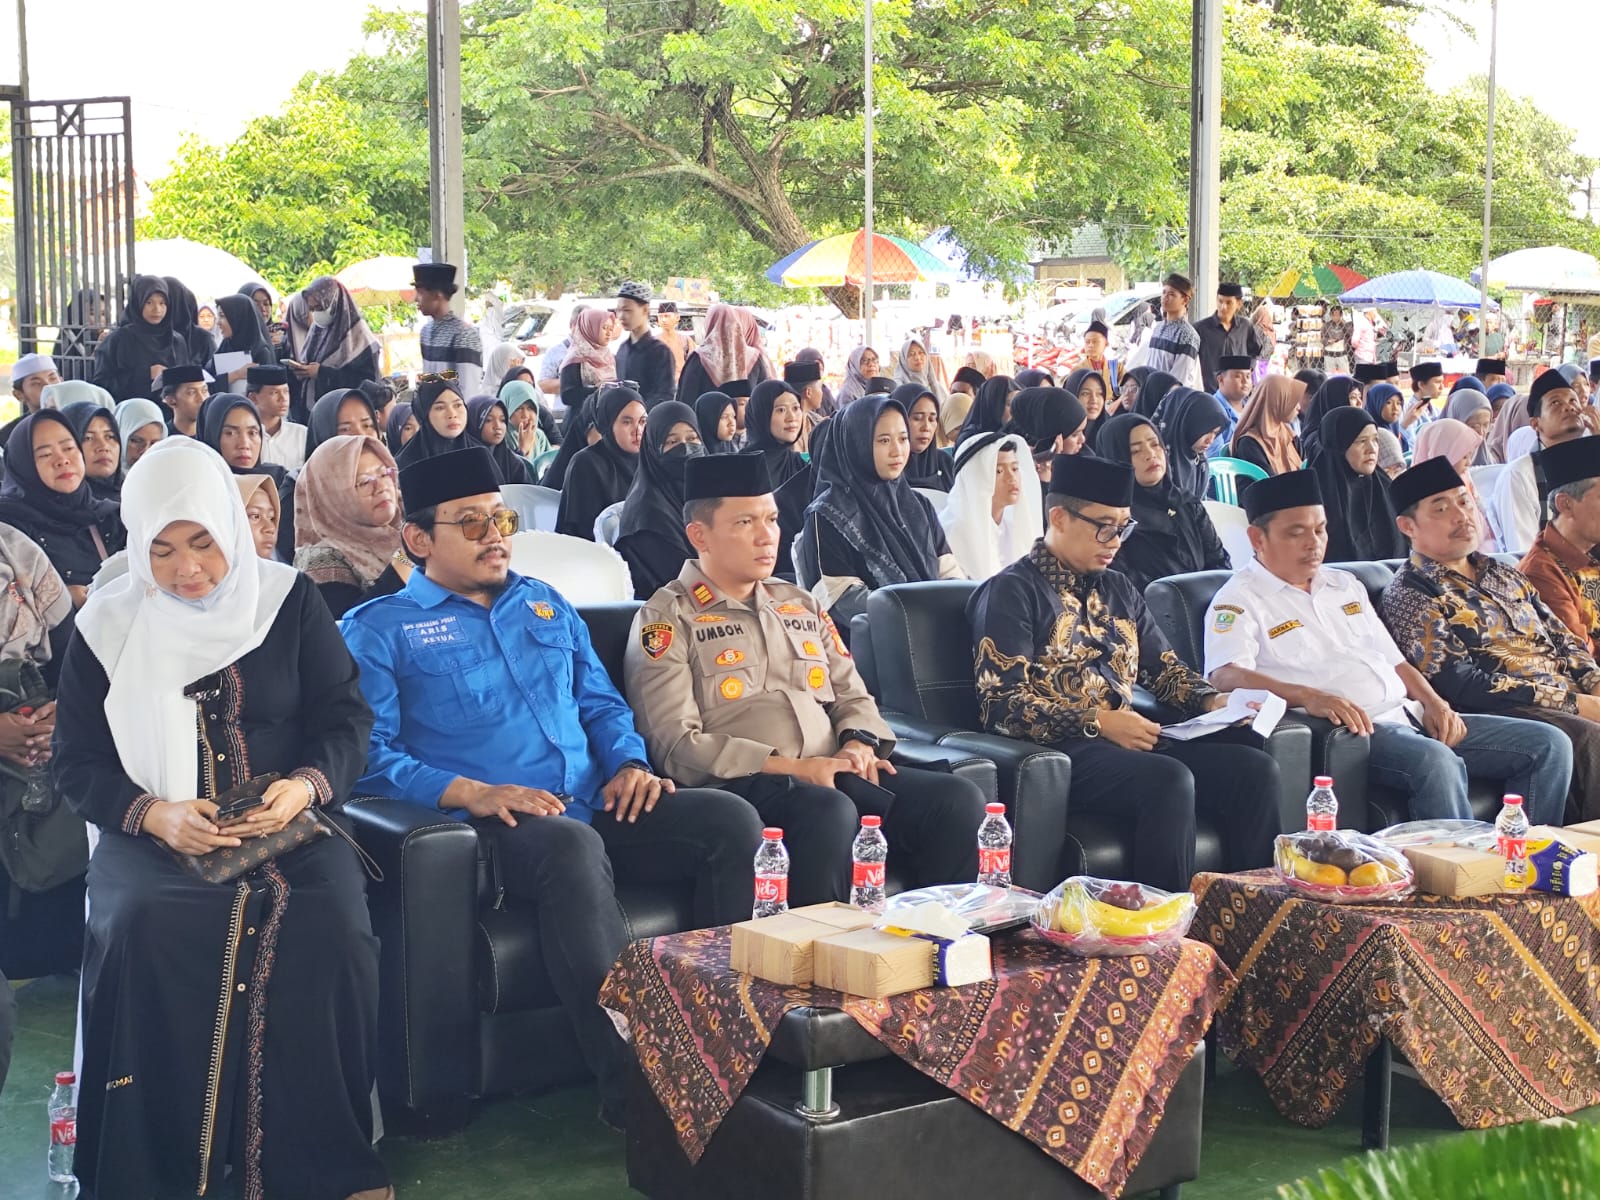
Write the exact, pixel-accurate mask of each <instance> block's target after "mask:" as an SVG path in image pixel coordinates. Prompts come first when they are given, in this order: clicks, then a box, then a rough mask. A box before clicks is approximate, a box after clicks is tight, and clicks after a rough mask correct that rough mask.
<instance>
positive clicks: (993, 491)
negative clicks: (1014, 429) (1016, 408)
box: [939, 433, 1044, 579]
mask: <svg viewBox="0 0 1600 1200" xmlns="http://www.w3.org/2000/svg"><path fill="white" fill-rule="evenodd" d="M1040 496H1041V492H1040V488H1039V476H1038V473H1037V472H1036V471H1035V470H1034V466H1033V453H1032V451H1030V450H1029V449H1028V443H1027V442H1026V441H1024V440H1023V439H1022V438H1021V437H1020V436H1019V435H1017V434H1014V433H985V434H981V435H979V436H978V437H973V438H968V439H967V440H966V441H965V442H963V443H962V444H961V447H960V448H959V449H958V450H957V451H956V481H955V483H954V484H953V485H952V486H951V488H950V498H949V499H948V500H946V501H945V504H944V509H943V510H942V512H941V513H940V516H939V520H940V522H941V523H942V524H943V525H944V532H945V537H946V538H948V539H949V542H950V552H951V553H952V554H954V555H955V556H956V561H957V562H958V563H960V564H961V569H962V570H963V571H965V572H966V573H967V578H968V579H988V578H989V577H990V576H991V575H994V574H995V573H996V572H998V571H999V570H1000V569H1001V568H1003V567H1008V566H1010V565H1011V564H1012V563H1014V562H1016V561H1017V559H1019V558H1021V557H1022V556H1023V555H1025V554H1027V552H1028V550H1029V549H1030V548H1031V547H1032V546H1033V543H1034V542H1035V541H1037V540H1038V538H1039V535H1040V534H1041V533H1042V532H1043V530H1044V515H1043V511H1042V502H1041V499H1040Z"/></svg>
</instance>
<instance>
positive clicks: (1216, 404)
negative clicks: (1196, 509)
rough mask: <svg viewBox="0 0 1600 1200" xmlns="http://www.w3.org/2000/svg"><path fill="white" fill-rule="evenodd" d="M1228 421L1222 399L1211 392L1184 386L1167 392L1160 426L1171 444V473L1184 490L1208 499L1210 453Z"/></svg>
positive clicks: (1169, 458) (1165, 438)
mask: <svg viewBox="0 0 1600 1200" xmlns="http://www.w3.org/2000/svg"><path fill="white" fill-rule="evenodd" d="M1227 424H1228V417H1227V414H1226V413H1224V412H1223V411H1222V401H1221V400H1218V399H1217V398H1216V397H1215V396H1213V395H1212V394H1211V393H1210V392H1202V391H1199V390H1198V389H1196V388H1186V387H1180V388H1176V389H1174V390H1173V391H1171V392H1168V393H1167V399H1166V403H1165V404H1164V405H1163V406H1162V411H1161V415H1160V416H1159V417H1157V418H1156V426H1157V428H1159V429H1160V430H1161V437H1162V440H1163V441H1165V442H1166V444H1167V475H1168V476H1169V477H1170V478H1171V480H1172V484H1173V486H1174V487H1176V488H1177V489H1178V490H1179V491H1180V492H1182V493H1184V494H1185V495H1189V496H1193V497H1194V498H1195V499H1196V500H1203V499H1205V494H1206V488H1207V486H1208V485H1209V484H1210V483H1211V464H1210V462H1209V461H1208V460H1207V458H1206V452H1207V451H1208V450H1210V449H1211V443H1212V442H1213V441H1215V440H1216V437H1217V435H1218V434H1220V433H1221V432H1222V430H1223V429H1224V428H1225V427H1226V426H1227Z"/></svg>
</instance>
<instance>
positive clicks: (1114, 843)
mask: <svg viewBox="0 0 1600 1200" xmlns="http://www.w3.org/2000/svg"><path fill="white" fill-rule="evenodd" d="M977 586H978V585H977V584H975V583H971V582H968V581H965V580H941V581H937V582H931V583H906V584H896V585H894V586H892V587H885V588H880V589H878V590H877V591H875V592H873V593H872V596H871V598H870V599H869V600H868V601H867V611H866V614H865V617H866V624H867V626H868V627H869V631H870V640H869V642H868V643H866V644H865V645H866V646H870V650H864V647H863V644H862V643H859V642H857V641H854V640H853V641H852V648H853V651H854V653H855V654H856V656H857V659H858V661H859V660H860V659H861V657H862V655H863V653H867V654H869V655H870V658H871V667H870V669H869V672H868V673H869V674H870V676H871V677H872V678H873V679H874V680H875V683H876V690H875V694H876V695H877V697H878V702H879V704H880V706H881V707H882V708H883V711H884V716H885V718H886V719H887V720H888V721H889V723H890V724H891V725H893V726H894V727H895V729H896V730H897V731H900V732H902V733H903V734H905V735H906V736H914V737H916V738H918V739H919V740H923V741H929V742H933V743H935V744H937V745H939V746H945V747H949V748H951V749H955V750H959V751H963V752H970V753H975V754H982V755H984V756H986V757H988V758H991V759H993V760H994V763H995V765H996V766H997V767H998V768H999V777H1000V791H1001V798H1002V799H1003V800H1004V801H1005V803H1006V807H1007V810H1008V812H1009V813H1010V817H1011V823H1012V826H1013V827H1014V829H1015V831H1016V845H1015V847H1014V849H1013V851H1012V878H1013V879H1014V880H1015V881H1016V882H1017V883H1019V884H1021V885H1022V886H1025V887H1031V888H1035V889H1039V890H1044V889H1048V888H1052V887H1054V886H1055V885H1056V884H1057V883H1059V882H1061V880H1062V879H1065V878H1066V877H1068V876H1070V875H1082V874H1088V875H1099V876H1105V877H1109V878H1112V879H1128V878H1131V873H1130V872H1131V851H1132V840H1133V828H1132V823H1131V820H1126V821H1124V820H1118V819H1116V818H1115V817H1111V816H1107V815H1104V814H1100V813H1094V814H1091V813H1075V812H1073V811H1072V804H1071V800H1070V792H1071V784H1072V762H1071V759H1070V758H1068V756H1067V755H1065V754H1063V753H1061V752H1060V751H1059V750H1053V749H1050V748H1048V747H1044V746H1038V745H1035V744H1033V743H1031V742H1024V741H1020V740H1017V739H1014V738H1009V737H1001V736H998V735H995V734H990V733H983V732H979V730H980V729H981V725H980V722H979V719H978V700H977V692H976V690H975V686H974V678H973V662H972V634H971V629H970V627H969V626H968V624H967V618H966V605H967V599H968V597H970V596H971V594H972V592H973V591H974V589H975V588H976V587H977ZM860 628H861V621H860V618H857V621H856V622H855V623H853V625H852V638H853V639H855V638H859V636H860V632H859V631H860ZM1136 703H1137V705H1138V707H1139V708H1140V709H1141V711H1143V712H1145V713H1146V715H1150V716H1153V717H1155V718H1162V717H1165V719H1166V720H1168V721H1170V720H1171V719H1172V715H1171V714H1170V713H1162V712H1161V711H1160V707H1161V706H1160V705H1158V704H1156V703H1155V701H1154V700H1153V699H1151V698H1150V697H1149V696H1143V697H1140V698H1138V699H1137V701H1136ZM1266 749H1267V751H1268V753H1270V754H1272V756H1273V757H1274V758H1275V759H1276V760H1277V761H1278V766H1279V771H1280V773H1281V777H1282V785H1283V786H1282V791H1281V793H1280V796H1279V809H1280V818H1281V819H1282V820H1283V821H1284V822H1285V825H1284V827H1285V828H1286V829H1298V828H1301V827H1302V826H1303V825H1304V822H1305V797H1306V793H1307V791H1309V789H1310V785H1311V734H1310V731H1309V730H1308V729H1307V728H1306V727H1305V726H1304V725H1302V724H1299V723H1297V722H1291V721H1286V722H1284V723H1283V724H1281V725H1280V726H1279V728H1278V730H1277V731H1276V732H1274V734H1273V736H1272V738H1271V739H1269V741H1268V743H1267V746H1266ZM1058 846H1059V847H1060V848H1061V849H1060V851H1059V852H1058V851H1057V849H1056V847H1058ZM1221 865H1222V845H1221V841H1220V839H1219V837H1218V834H1217V831H1216V829H1215V828H1213V827H1212V826H1211V825H1209V824H1208V823H1207V822H1205V821H1204V820H1203V819H1202V820H1201V821H1200V822H1199V825H1198V830H1197V834H1196V843H1195V866H1196V869H1197V870H1202V871H1208V870H1217V869H1220V867H1221ZM1263 865H1265V864H1263Z"/></svg>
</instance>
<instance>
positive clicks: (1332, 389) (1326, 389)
mask: <svg viewBox="0 0 1600 1200" xmlns="http://www.w3.org/2000/svg"><path fill="white" fill-rule="evenodd" d="M1366 403H1367V396H1366V389H1365V388H1363V387H1362V386H1361V385H1360V384H1359V383H1357V382H1356V381H1355V380H1354V379H1352V378H1351V377H1350V376H1348V375H1329V376H1328V378H1327V379H1325V380H1324V381H1323V384H1322V386H1321V387H1319V388H1318V389H1317V394H1316V395H1315V396H1313V397H1312V398H1311V405H1310V407H1309V408H1307V409H1306V411H1305V412H1304V414H1302V415H1301V417H1300V447H1301V449H1302V450H1303V451H1304V452H1305V457H1306V461H1307V462H1310V461H1311V460H1312V459H1314V458H1315V457H1316V456H1317V451H1318V450H1319V449H1321V439H1322V422H1323V420H1324V418H1326V417H1327V415H1328V414H1329V413H1331V412H1336V411H1337V410H1339V409H1341V408H1349V407H1350V406H1351V405H1356V406H1358V407H1361V408H1363V409H1364V408H1365V406H1366ZM1328 561H1330V562H1332V561H1333V560H1332V559H1329V560H1328Z"/></svg>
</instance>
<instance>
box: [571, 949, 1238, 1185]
mask: <svg viewBox="0 0 1600 1200" xmlns="http://www.w3.org/2000/svg"><path fill="white" fill-rule="evenodd" d="M729 945H730V939H729V933H728V929H727V928H726V927H723V928H719V929H706V930H699V931H697V932H693V933H684V934H675V935H673V936H670V937H660V938H654V939H647V940H643V941H638V942H634V943H633V944H632V945H630V946H629V947H628V949H627V950H626V951H625V952H624V953H623V956H622V958H621V959H620V960H619V961H618V962H617V965H616V966H615V967H614V968H613V969H612V971H611V974H610V976H609V977H608V978H607V980H606V983H605V986H604V987H603V988H602V989H601V992H600V1002H601V1003H602V1004H603V1005H605V1006H606V1007H607V1008H610V1009H612V1010H613V1011H615V1012H617V1013H619V1014H621V1015H622V1017H623V1018H624V1020H625V1021H626V1024H627V1026H628V1029H629V1031H630V1032H631V1034H632V1039H633V1045H634V1049H635V1051H636V1052H637V1054H638V1056H639V1063H640V1066H641V1067H642V1068H643V1070H644V1073H645V1076H646V1078H648V1079H649V1081H650V1086H651V1088H652V1089H653V1090H654V1092H655V1095H656V1098H657V1100H659V1101H660V1103H661V1106H662V1108H663V1109H664V1110H665V1111H666V1112H667V1113H669V1114H670V1115H671V1117H672V1120H673V1123H674V1126H675V1128H676V1130H677V1133H678V1138H679V1141H680V1143H681V1144H682V1146H683V1149H684V1152H685V1153H686V1154H687V1155H688V1157H689V1159H690V1160H691V1161H698V1160H699V1158H700V1155H701V1154H702V1153H703V1152H704V1150H705V1147H706V1144H707V1143H708V1142H709V1141H710V1139H711V1137H712V1135H713V1134H715V1132H716V1130H717V1127H718V1125H719V1124H721V1122H722V1119H723V1117H725V1116H726V1115H727V1113H728V1110H729V1109H730V1108H731V1107H732V1106H733V1103H734V1101H735V1100H737V1099H738V1098H739V1095H740V1093H741V1092H742V1091H743V1090H744V1087H745V1085H746V1084H747V1083H748V1082H749V1080H750V1077H751V1076H752V1075H753V1074H754V1073H755V1070H756V1067H757V1066H758V1065H759V1064H760V1062H761V1057H762V1055H763V1054H764V1053H765V1052H766V1048H767V1044H768V1042H770V1041H771V1039H772V1031H773V1029H774V1028H775V1027H776V1025H777V1023H778V1021H779V1019H780V1018H781V1017H782V1016H783V1014H784V1013H786V1012H788V1011H789V1010H790V1009H792V1008H800V1007H817V1008H839V1009H843V1010H844V1011H845V1012H847V1013H849V1014H850V1015H851V1016H852V1017H853V1018H855V1020H856V1021H857V1022H858V1023H859V1024H860V1025H861V1027H862V1028H864V1029H865V1030H867V1032H869V1033H871V1034H872V1035H873V1036H874V1037H875V1038H877V1039H878V1041H880V1042H881V1043H882V1044H883V1045H884V1046H886V1047H887V1048H888V1049H890V1050H892V1051H893V1052H894V1053H895V1054H897V1055H899V1057H900V1058H902V1059H904V1060H905V1061H906V1062H907V1063H909V1064H911V1066H913V1067H915V1068H916V1069H917V1070H919V1071H921V1072H922V1073H923V1074H925V1075H927V1076H929V1077H930V1078H932V1079H934V1080H936V1081H937V1082H939V1083H941V1084H943V1085H944V1086H945V1087H947V1088H949V1089H950V1090H951V1091H952V1092H954V1093H955V1094H956V1095H958V1096H961V1097H962V1098H964V1099H966V1100H968V1101H970V1102H971V1103H973V1104H975V1105H977V1106H978V1107H979V1108H981V1109H983V1110H984V1111H985V1112H986V1113H988V1114H989V1115H990V1116H992V1117H994V1118H995V1120H997V1121H999V1122H1001V1123H1002V1124H1003V1125H1005V1126H1006V1127H1007V1128H1009V1129H1012V1130H1015V1131H1016V1132H1017V1133H1020V1134H1022V1135H1023V1136H1024V1137H1026V1138H1028V1139H1029V1140H1030V1141H1032V1142H1033V1143H1034V1144H1035V1145H1037V1146H1039V1147H1040V1148H1041V1149H1043V1150H1044V1152H1045V1153H1047V1154H1049V1155H1050V1156H1051V1157H1052V1158H1054V1159H1055V1160H1056V1161H1058V1162H1060V1163H1061V1164H1063V1165H1064V1166H1066V1167H1067V1168H1068V1169H1070V1170H1071V1171H1072V1172H1074V1173H1075V1174H1076V1175H1078V1176H1079V1177H1080V1178H1081V1179H1083V1180H1084V1181H1086V1182H1087V1183H1089V1184H1091V1185H1092V1186H1094V1187H1096V1188H1098V1189H1099V1190H1100V1191H1102V1192H1104V1193H1106V1194H1107V1195H1115V1194H1117V1193H1118V1192H1120V1191H1121V1188H1122V1185H1123V1184H1124V1183H1125V1182H1126V1180H1127V1178H1128V1175H1129V1173H1130V1172H1131V1171H1132V1170H1133V1168H1134V1167H1135V1166H1136V1165H1137V1164H1138V1161H1139V1158H1140V1156H1141V1155H1142V1154H1143V1153H1144V1150H1145V1148H1146V1147H1147V1146H1148V1145H1149V1143H1150V1138H1151V1136H1152V1135H1153V1134H1154V1132H1155V1128H1156V1125H1157V1123H1158V1122H1159V1121H1160V1119H1161V1112H1162V1109H1163V1107H1164V1106H1165V1104H1166V1101H1167V1096H1168V1095H1169V1093H1170V1092H1171V1091H1172V1087H1173V1084H1174V1083H1176V1081H1177V1079H1178V1076H1179V1075H1181V1074H1182V1072H1183V1070H1184V1068H1185V1067H1186V1066H1187V1065H1188V1063H1189V1061H1190V1058H1191V1057H1192V1054H1193V1049H1194V1046H1195V1045H1196V1044H1197V1043H1198V1042H1199V1040H1200V1038H1201V1037H1202V1036H1203V1035H1204V1033H1205V1029H1206V1026H1207V1024H1208V1023H1209V1021H1210V1019H1211V1014H1212V1012H1213V1010H1214V1009H1215V1007H1216V1005H1217V1003H1218V1002H1219V1001H1220V999H1221V997H1222V994H1223V992H1224V991H1225V989H1226V988H1227V986H1228V983H1229V982H1230V980H1229V975H1228V972H1227V970H1226V969H1225V968H1223V967H1221V966H1220V964H1219V962H1218V960H1217V956H1216V955H1215V953H1213V952H1212V950H1211V949H1210V948H1209V947H1208V946H1205V945H1203V944H1201V943H1198V942H1193V941H1189V942H1185V943H1183V944H1182V945H1181V946H1180V947H1178V948H1175V949H1171V950H1165V951H1161V952H1160V953H1156V954H1150V955H1136V956H1132V957H1128V958H1102V959H1092V958H1091V959H1083V958H1074V957H1072V956H1070V955H1068V954H1066V953H1065V952H1064V951H1062V950H1060V949H1059V948H1057V947H1055V946H1052V945H1050V944H1049V943H1047V942H1045V941H1044V940H1043V939H1042V938H1040V937H1038V935H1036V934H1035V933H1033V932H1032V931H1031V930H1024V931H1020V932H1018V933H1015V934H1008V935H1002V936H999V937H996V938H995V939H994V943H993V951H994V968H995V969H994V978H993V979H992V980H990V981H989V982H987V983H980V984H973V985H972V986H970V987H964V988H927V989H923V990H920V991H915V992H907V993H905V994H903V995H900V996H892V997H890V998H888V999H885V1000H868V999H864V998H862V997H859V996H846V995H843V994H842V993H839V992H836V991H831V990H829V989H827V988H820V987H813V986H804V987H784V986H781V985H779V984H774V983H767V982H764V981H763V980H760V979H755V978H753V977H751V976H749V975H745V974H741V973H740V972H737V971H734V970H733V969H732V968H731V967H730V966H729V965H728V954H729Z"/></svg>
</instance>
